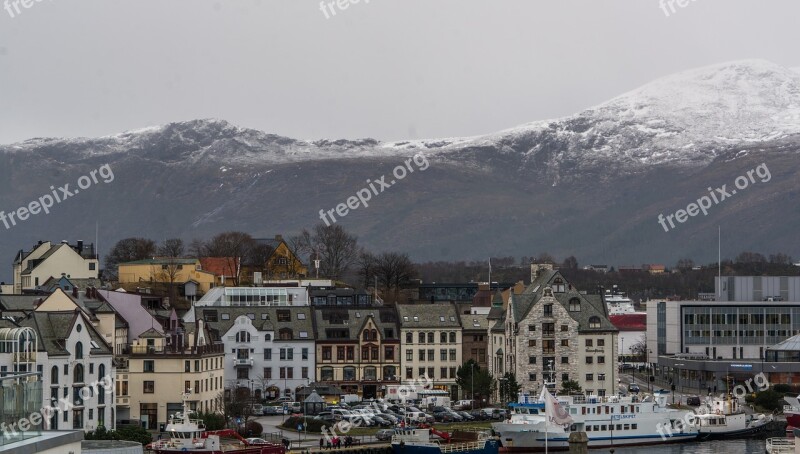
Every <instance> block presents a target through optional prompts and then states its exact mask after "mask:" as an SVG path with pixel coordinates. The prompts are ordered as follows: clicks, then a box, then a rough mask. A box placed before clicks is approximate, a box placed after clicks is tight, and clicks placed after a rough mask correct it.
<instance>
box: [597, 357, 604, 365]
mask: <svg viewBox="0 0 800 454" xmlns="http://www.w3.org/2000/svg"><path fill="white" fill-rule="evenodd" d="M605 363H606V357H605V356H598V357H597V364H605Z"/></svg>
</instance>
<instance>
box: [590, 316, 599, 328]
mask: <svg viewBox="0 0 800 454" xmlns="http://www.w3.org/2000/svg"><path fill="white" fill-rule="evenodd" d="M589 328H600V317H598V316H596V315H593V316H591V317H589Z"/></svg>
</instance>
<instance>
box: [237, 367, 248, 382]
mask: <svg viewBox="0 0 800 454" xmlns="http://www.w3.org/2000/svg"><path fill="white" fill-rule="evenodd" d="M236 378H238V379H239V380H248V379H249V378H250V370H249V369H245V368H239V369H236Z"/></svg>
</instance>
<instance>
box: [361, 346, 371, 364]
mask: <svg viewBox="0 0 800 454" xmlns="http://www.w3.org/2000/svg"><path fill="white" fill-rule="evenodd" d="M361 360H362V361H369V347H361Z"/></svg>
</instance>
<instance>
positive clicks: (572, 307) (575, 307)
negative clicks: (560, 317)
mask: <svg viewBox="0 0 800 454" xmlns="http://www.w3.org/2000/svg"><path fill="white" fill-rule="evenodd" d="M569 311H570V312H580V311H581V300H580V299H578V298H572V299H571V300H569Z"/></svg>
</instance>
